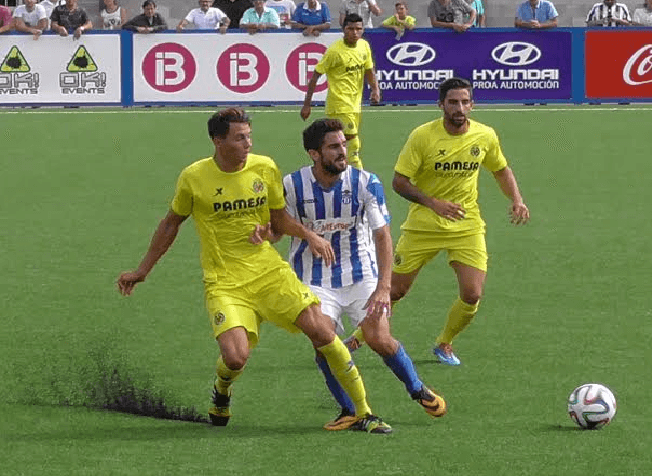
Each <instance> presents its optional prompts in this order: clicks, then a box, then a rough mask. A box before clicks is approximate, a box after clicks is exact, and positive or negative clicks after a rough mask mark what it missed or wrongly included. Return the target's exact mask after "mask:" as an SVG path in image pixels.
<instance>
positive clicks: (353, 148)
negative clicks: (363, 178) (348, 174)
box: [346, 136, 362, 170]
mask: <svg viewBox="0 0 652 476" xmlns="http://www.w3.org/2000/svg"><path fill="white" fill-rule="evenodd" d="M361 147H362V143H361V142H360V137H359V136H355V137H354V138H353V139H349V140H348V141H347V142H346V151H347V152H346V158H347V161H348V162H349V165H350V166H351V167H355V168H356V169H360V170H362V159H360V148H361Z"/></svg>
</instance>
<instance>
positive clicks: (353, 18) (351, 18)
mask: <svg viewBox="0 0 652 476" xmlns="http://www.w3.org/2000/svg"><path fill="white" fill-rule="evenodd" d="M358 22H359V23H362V17H361V16H360V15H358V14H357V13H349V14H347V15H346V16H345V17H344V21H343V22H342V30H343V29H344V28H346V25H348V24H349V23H358Z"/></svg>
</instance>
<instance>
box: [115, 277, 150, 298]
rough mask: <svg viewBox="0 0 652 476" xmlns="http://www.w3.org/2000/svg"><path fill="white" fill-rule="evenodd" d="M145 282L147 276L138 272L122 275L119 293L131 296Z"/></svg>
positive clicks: (119, 279) (119, 280) (118, 282)
mask: <svg viewBox="0 0 652 476" xmlns="http://www.w3.org/2000/svg"><path fill="white" fill-rule="evenodd" d="M143 281H145V276H143V275H142V274H140V273H138V272H129V273H122V274H121V275H120V276H119V277H118V281H117V284H118V291H120V294H122V295H123V296H129V295H130V294H131V292H132V291H133V290H134V287H135V286H136V284H138V283H142V282H143Z"/></svg>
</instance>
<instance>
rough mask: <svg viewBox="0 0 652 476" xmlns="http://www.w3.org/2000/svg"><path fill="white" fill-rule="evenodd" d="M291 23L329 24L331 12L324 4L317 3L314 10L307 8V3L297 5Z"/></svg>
mask: <svg viewBox="0 0 652 476" xmlns="http://www.w3.org/2000/svg"><path fill="white" fill-rule="evenodd" d="M292 21H294V22H296V23H301V24H302V25H322V24H324V23H330V22H331V12H330V11H329V10H328V5H326V3H324V2H317V6H316V7H315V9H314V10H311V9H310V8H309V7H308V2H304V3H300V4H299V5H297V9H296V10H295V11H294V15H292Z"/></svg>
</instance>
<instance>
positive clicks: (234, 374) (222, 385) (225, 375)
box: [215, 356, 244, 395]
mask: <svg viewBox="0 0 652 476" xmlns="http://www.w3.org/2000/svg"><path fill="white" fill-rule="evenodd" d="M242 372H244V367H243V368H241V369H240V370H231V369H230V368H228V367H227V366H226V365H225V364H224V361H223V360H222V356H220V358H219V359H217V370H216V372H215V373H216V378H215V387H216V388H217V391H218V392H219V393H221V394H222V395H228V394H229V389H230V388H231V385H233V382H235V380H236V379H237V378H238V377H239V376H240V375H241V374H242Z"/></svg>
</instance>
